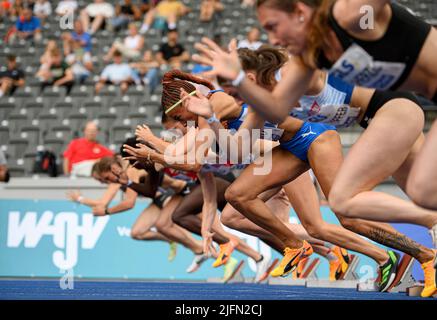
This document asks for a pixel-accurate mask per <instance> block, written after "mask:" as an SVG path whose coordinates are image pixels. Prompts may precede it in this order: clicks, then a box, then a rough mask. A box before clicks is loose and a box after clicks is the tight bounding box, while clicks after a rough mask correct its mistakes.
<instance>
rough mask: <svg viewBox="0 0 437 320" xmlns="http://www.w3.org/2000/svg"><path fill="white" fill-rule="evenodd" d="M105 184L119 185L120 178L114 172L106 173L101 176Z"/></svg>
mask: <svg viewBox="0 0 437 320" xmlns="http://www.w3.org/2000/svg"><path fill="white" fill-rule="evenodd" d="M100 177H101V179H102V181H103V182H104V183H118V177H117V176H116V175H115V174H113V173H112V171H105V172H102V173H101V174H100Z"/></svg>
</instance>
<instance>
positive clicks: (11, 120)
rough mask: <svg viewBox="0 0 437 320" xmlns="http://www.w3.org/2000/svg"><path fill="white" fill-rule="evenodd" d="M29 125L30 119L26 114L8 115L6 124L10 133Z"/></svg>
mask: <svg viewBox="0 0 437 320" xmlns="http://www.w3.org/2000/svg"><path fill="white" fill-rule="evenodd" d="M28 125H30V120H29V118H28V117H27V115H26V114H11V115H9V117H8V126H9V130H10V132H11V133H13V134H16V133H18V132H20V131H21V128H22V127H24V126H28Z"/></svg>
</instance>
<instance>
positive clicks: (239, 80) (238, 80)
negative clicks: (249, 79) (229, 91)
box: [232, 70, 246, 87]
mask: <svg viewBox="0 0 437 320" xmlns="http://www.w3.org/2000/svg"><path fill="white" fill-rule="evenodd" d="M245 77H246V73H245V72H244V71H243V70H240V72H239V73H238V76H237V77H236V78H235V79H234V80H232V85H233V86H234V87H238V86H240V84H241V83H242V82H243V80H244V78H245Z"/></svg>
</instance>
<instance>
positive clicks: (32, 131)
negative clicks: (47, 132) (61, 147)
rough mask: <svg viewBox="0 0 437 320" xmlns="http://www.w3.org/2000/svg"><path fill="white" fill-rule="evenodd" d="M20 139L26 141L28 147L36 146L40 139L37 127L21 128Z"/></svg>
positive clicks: (39, 131)
mask: <svg viewBox="0 0 437 320" xmlns="http://www.w3.org/2000/svg"><path fill="white" fill-rule="evenodd" d="M20 137H21V138H23V139H26V140H27V141H28V142H29V144H30V145H34V146H36V145H38V144H39V143H40V139H41V130H40V128H39V126H25V127H23V128H21V132H20Z"/></svg>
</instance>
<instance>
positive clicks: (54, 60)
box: [36, 48, 74, 94]
mask: <svg viewBox="0 0 437 320" xmlns="http://www.w3.org/2000/svg"><path fill="white" fill-rule="evenodd" d="M36 77H37V78H39V79H40V81H41V92H43V91H44V89H45V88H46V87H47V86H56V87H59V86H65V87H66V88H67V94H69V93H70V91H71V89H72V87H73V84H74V75H73V72H72V70H71V69H70V66H69V65H68V64H67V62H65V60H64V59H63V58H62V54H61V51H60V50H59V49H57V48H56V49H53V50H52V52H51V56H50V57H48V58H47V62H46V63H45V64H43V65H42V66H41V68H40V69H39V71H38V73H37V74H36Z"/></svg>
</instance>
